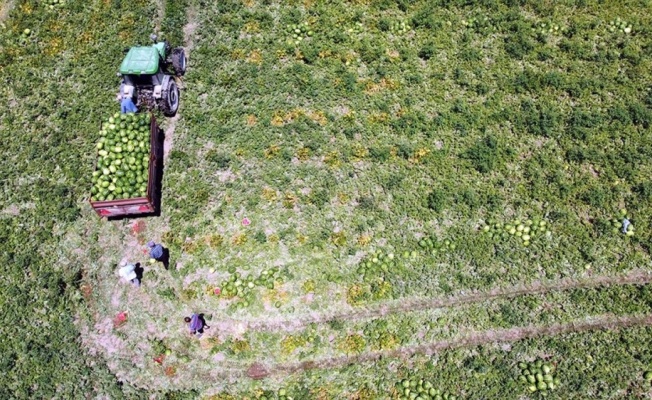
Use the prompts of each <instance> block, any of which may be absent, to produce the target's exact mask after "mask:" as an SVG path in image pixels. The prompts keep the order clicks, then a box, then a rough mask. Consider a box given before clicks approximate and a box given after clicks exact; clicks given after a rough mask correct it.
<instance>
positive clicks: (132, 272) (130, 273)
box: [118, 261, 140, 287]
mask: <svg viewBox="0 0 652 400" xmlns="http://www.w3.org/2000/svg"><path fill="white" fill-rule="evenodd" d="M118 274H119V275H120V277H121V278H123V279H124V280H126V281H129V282H131V283H132V284H133V285H134V286H136V287H140V280H139V279H138V275H136V266H135V265H133V264H127V263H126V262H124V261H123V262H121V263H120V269H119V270H118Z"/></svg>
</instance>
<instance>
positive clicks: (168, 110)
mask: <svg viewBox="0 0 652 400" xmlns="http://www.w3.org/2000/svg"><path fill="white" fill-rule="evenodd" d="M159 107H160V108H161V111H163V114H165V115H166V116H168V117H171V116H174V115H175V114H176V113H177V110H178V109H179V87H178V86H177V83H176V82H175V81H174V79H170V80H169V81H168V84H167V86H166V87H165V88H163V91H162V92H161V100H160V101H159Z"/></svg>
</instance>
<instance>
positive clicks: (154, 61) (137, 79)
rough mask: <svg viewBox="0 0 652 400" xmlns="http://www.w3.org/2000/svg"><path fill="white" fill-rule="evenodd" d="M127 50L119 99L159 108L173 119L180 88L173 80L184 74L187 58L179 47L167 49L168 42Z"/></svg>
mask: <svg viewBox="0 0 652 400" xmlns="http://www.w3.org/2000/svg"><path fill="white" fill-rule="evenodd" d="M151 39H152V41H153V42H154V44H153V45H151V46H136V47H132V48H131V49H129V50H128V52H127V55H126V56H125V58H124V60H123V61H122V64H120V72H119V74H118V76H121V77H122V82H121V84H120V93H119V95H118V100H121V99H124V98H130V99H132V102H133V103H134V104H135V105H136V106H137V107H145V108H147V109H153V108H156V107H158V108H159V109H160V110H161V111H162V112H163V114H165V115H167V116H173V115H175V114H176V112H177V110H178V109H179V87H178V86H177V82H176V80H175V77H179V76H182V75H183V74H184V73H185V72H186V55H185V52H184V50H183V48H181V47H177V48H174V49H172V48H170V44H169V43H168V42H167V41H163V42H156V39H157V37H156V35H152V36H151Z"/></svg>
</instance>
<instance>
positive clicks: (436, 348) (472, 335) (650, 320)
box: [269, 314, 652, 375]
mask: <svg viewBox="0 0 652 400" xmlns="http://www.w3.org/2000/svg"><path fill="white" fill-rule="evenodd" d="M650 325H652V314H647V315H643V316H626V317H615V316H613V315H600V316H596V317H592V318H591V319H590V320H585V321H577V322H570V323H565V324H554V325H549V326H526V327H515V328H509V329H496V330H488V331H480V332H469V333H467V334H466V335H464V336H461V337H458V338H454V339H450V340H442V341H438V342H433V343H426V344H422V345H418V346H410V347H402V348H399V349H396V350H391V351H375V352H367V353H363V354H360V355H356V356H342V357H334V358H328V359H323V360H316V361H305V362H301V363H291V364H278V365H274V366H272V367H271V368H270V369H269V370H270V371H271V373H272V374H273V375H285V374H291V373H294V372H298V371H302V370H307V369H326V368H337V367H342V366H345V365H351V364H358V363H366V362H370V361H376V360H379V359H381V358H406V357H410V356H412V355H414V354H426V355H430V354H433V353H437V352H440V351H443V350H448V349H455V348H460V347H474V346H479V345H486V344H490V343H509V342H516V341H518V340H523V339H531V338H536V337H542V336H557V335H563V334H568V333H579V332H586V331H591V330H598V329H611V330H615V329H622V328H631V327H635V326H650Z"/></svg>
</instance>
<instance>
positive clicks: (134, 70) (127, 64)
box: [120, 46, 159, 75]
mask: <svg viewBox="0 0 652 400" xmlns="http://www.w3.org/2000/svg"><path fill="white" fill-rule="evenodd" d="M158 62H159V52H158V50H156V48H155V47H153V46H148V47H132V48H131V49H129V52H128V53H127V55H126V56H125V59H124V60H122V64H120V73H121V74H123V75H151V74H155V73H156V72H157V71H158Z"/></svg>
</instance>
